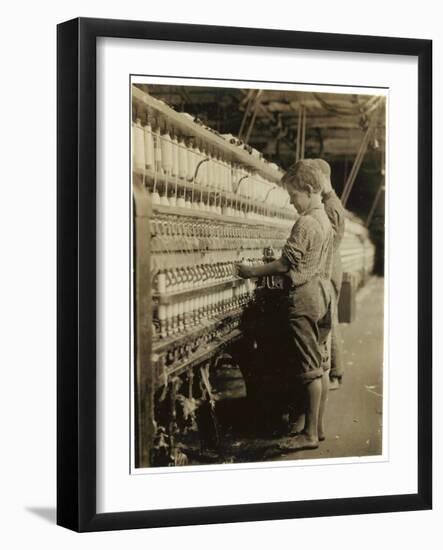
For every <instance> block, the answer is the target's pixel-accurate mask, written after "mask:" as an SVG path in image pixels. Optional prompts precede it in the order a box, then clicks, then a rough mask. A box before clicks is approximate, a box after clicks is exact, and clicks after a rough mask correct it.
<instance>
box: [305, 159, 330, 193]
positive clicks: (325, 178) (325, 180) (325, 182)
mask: <svg viewBox="0 0 443 550" xmlns="http://www.w3.org/2000/svg"><path fill="white" fill-rule="evenodd" d="M306 162H308V163H309V164H312V165H313V166H315V168H317V169H318V170H319V171H320V173H321V185H322V195H326V194H327V193H330V192H331V191H332V184H331V167H330V165H329V163H328V162H326V161H325V160H323V159H306Z"/></svg>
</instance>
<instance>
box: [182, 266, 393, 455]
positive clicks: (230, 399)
mask: <svg viewBox="0 0 443 550" xmlns="http://www.w3.org/2000/svg"><path fill="white" fill-rule="evenodd" d="M383 282H384V281H383V279H382V278H376V277H374V278H372V279H371V280H370V281H369V282H368V283H367V285H366V286H365V287H364V288H362V289H361V290H360V291H359V294H358V296H357V315H356V319H355V320H354V321H353V323H351V324H349V325H344V324H342V325H341V332H342V339H343V350H344V366H345V375H344V378H343V383H342V385H341V387H340V389H338V390H333V391H329V394H328V408H327V414H326V439H325V441H323V442H321V443H320V444H319V447H318V448H317V449H315V450H309V451H298V452H285V454H283V452H282V451H279V450H278V445H279V444H280V443H287V442H289V441H290V438H288V437H281V436H280V437H279V436H276V435H275V434H274V435H272V436H270V435H265V434H264V433H263V431H262V430H261V426H260V425H259V424H258V423H256V425H255V426H254V422H255V418H253V417H251V414H253V413H251V410H250V407H249V406H248V403H247V399H246V398H245V390H244V383H243V379H242V377H241V374H240V372H239V371H238V369H232V370H230V369H227V371H226V372H225V375H224V376H225V380H224V381H223V380H221V386H224V390H223V391H222V394H223V396H222V394H219V400H218V401H217V407H216V410H217V417H218V419H219V423H220V425H219V431H220V441H221V449H219V452H218V453H211V452H209V454H206V453H203V454H206V457H205V458H204V456H203V455H202V454H200V453H196V454H194V453H192V452H191V455H194V456H193V457H192V456H189V458H190V459H191V461H190V462H191V463H194V464H195V463H202V462H210V463H219V462H236V463H238V462H260V461H264V460H266V461H267V460H295V459H312V458H335V457H353V456H368V455H378V454H381V450H382V393H383V389H382V383H383V289H384V287H383ZM222 370H224V369H222ZM219 383H220V381H219ZM218 385H219V386H220V384H218ZM220 398H221V399H220ZM251 428H252V429H251ZM188 450H190V449H188ZM198 455H199V456H198ZM221 455H222V458H221Z"/></svg>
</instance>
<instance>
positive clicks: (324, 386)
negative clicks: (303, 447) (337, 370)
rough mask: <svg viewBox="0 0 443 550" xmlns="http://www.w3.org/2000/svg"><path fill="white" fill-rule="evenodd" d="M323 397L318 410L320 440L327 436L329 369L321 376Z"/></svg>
mask: <svg viewBox="0 0 443 550" xmlns="http://www.w3.org/2000/svg"><path fill="white" fill-rule="evenodd" d="M321 386H322V387H321V398H320V409H319V412H318V440H319V441H323V440H324V438H325V424H324V422H325V411H326V404H327V401H328V391H329V371H326V372H325V373H324V374H323V376H322V378H321Z"/></svg>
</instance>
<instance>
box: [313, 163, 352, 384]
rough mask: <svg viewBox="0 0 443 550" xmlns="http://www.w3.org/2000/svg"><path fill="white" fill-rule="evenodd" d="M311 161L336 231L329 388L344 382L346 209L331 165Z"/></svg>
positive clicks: (333, 263)
mask: <svg viewBox="0 0 443 550" xmlns="http://www.w3.org/2000/svg"><path fill="white" fill-rule="evenodd" d="M309 162H311V163H312V164H313V165H314V166H315V167H317V168H318V169H319V170H320V172H321V173H322V176H323V178H322V200H323V204H324V206H325V212H326V214H327V216H328V218H329V221H330V222H331V226H332V229H333V231H334V256H333V261H332V276H331V282H332V287H333V289H334V306H333V311H332V330H331V370H330V372H329V378H330V385H329V389H330V390H331V389H334V390H335V389H338V388H339V387H340V384H341V382H342V378H343V374H344V369H343V353H342V345H341V334H340V325H339V322H338V301H339V299H340V290H341V283H342V279H343V268H342V262H341V256H340V245H341V242H342V240H343V235H344V234H345V218H346V214H345V209H344V208H343V205H342V203H341V200H340V199H339V198H338V197H337V195H336V194H335V191H334V189H333V188H332V184H331V167H330V166H329V164H328V163H327V162H326V161H325V160H323V159H312V160H310V161H309Z"/></svg>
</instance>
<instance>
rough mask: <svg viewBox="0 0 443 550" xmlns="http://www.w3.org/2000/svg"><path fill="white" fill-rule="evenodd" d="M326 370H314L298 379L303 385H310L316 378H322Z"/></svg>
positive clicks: (300, 375)
mask: <svg viewBox="0 0 443 550" xmlns="http://www.w3.org/2000/svg"><path fill="white" fill-rule="evenodd" d="M324 372H325V371H324V370H323V368H322V367H320V368H318V369H312V370H309V371H307V372H303V373H301V374H299V375H298V378H299V379H300V381H301V382H302V383H303V384H309V382H312V381H313V380H315V379H316V378H321V377H322V376H323V374H324Z"/></svg>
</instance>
